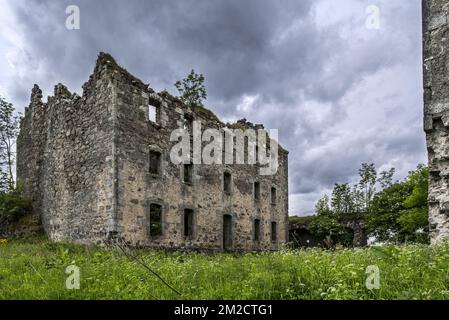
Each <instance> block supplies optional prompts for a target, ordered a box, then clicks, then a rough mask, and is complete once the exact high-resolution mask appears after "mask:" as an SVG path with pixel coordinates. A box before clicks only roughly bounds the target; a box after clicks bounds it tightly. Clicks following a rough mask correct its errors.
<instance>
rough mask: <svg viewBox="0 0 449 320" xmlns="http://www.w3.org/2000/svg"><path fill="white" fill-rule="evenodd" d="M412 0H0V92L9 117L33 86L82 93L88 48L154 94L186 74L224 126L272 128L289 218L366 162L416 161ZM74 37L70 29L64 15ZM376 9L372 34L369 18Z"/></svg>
mask: <svg viewBox="0 0 449 320" xmlns="http://www.w3.org/2000/svg"><path fill="white" fill-rule="evenodd" d="M420 3H421V0H407V1H390V0H378V1H374V0H368V1H364V0H337V1H336V0H283V1H278V0H226V1H225V0H172V1H163V0H145V1H143V0H142V1H138V0H134V1H132V0H129V1H124V0H123V1H110V0H108V1H106V0H103V1H87V0H86V1H77V0H70V1H29V0H27V1H20V0H19V1H18V0H14V1H13V0H0V8H1V11H0V95H2V96H3V97H5V98H6V99H7V100H9V101H10V102H12V103H14V104H15V106H16V107H17V109H18V110H23V108H24V106H26V105H27V104H28V101H29V96H30V90H31V87H32V85H33V84H34V83H38V84H39V85H40V86H41V88H42V89H43V91H44V95H50V94H51V92H52V88H53V86H54V85H55V84H56V83H58V82H62V83H64V84H66V85H67V86H68V87H69V89H70V90H71V91H75V92H77V93H79V94H80V93H81V85H82V84H83V83H84V82H85V81H86V80H87V79H88V76H89V75H90V73H91V72H92V70H93V66H94V63H95V59H96V56H97V54H98V52H100V51H105V52H109V53H111V54H112V55H113V56H114V57H115V59H116V60H117V61H118V62H119V63H120V64H121V65H122V66H124V67H125V68H126V69H128V70H129V71H130V72H131V73H133V74H135V75H136V76H138V77H139V78H141V79H142V80H143V81H144V82H147V83H150V84H151V86H152V87H153V88H155V89H156V90H158V91H160V90H163V89H167V90H169V91H170V92H172V93H176V92H175V90H174V86H173V83H174V82H175V81H176V80H178V79H180V78H182V77H183V76H184V75H186V74H187V73H188V71H189V70H190V69H192V68H194V69H195V70H196V71H197V72H200V73H203V74H204V75H205V76H206V86H207V90H208V96H209V97H208V100H207V103H206V105H207V106H208V108H210V109H211V110H213V111H214V112H215V113H216V114H217V115H218V116H220V117H221V118H222V120H224V121H234V120H237V119H240V118H247V119H248V120H250V121H252V122H257V123H264V124H265V125H266V127H267V128H277V129H279V130H280V132H279V136H280V142H281V144H283V145H284V146H285V147H286V148H287V149H289V150H290V159H289V161H290V214H300V215H304V214H308V213H311V212H313V208H314V205H315V202H316V201H317V200H318V199H319V198H320V197H321V196H322V194H324V193H326V192H329V191H330V189H331V188H332V186H333V184H334V183H336V182H341V183H343V182H353V181H355V180H356V179H357V169H358V168H359V166H360V163H362V162H374V163H375V164H376V166H377V167H378V168H379V169H381V170H382V169H387V168H390V167H395V168H396V169H397V176H396V178H397V179H401V178H403V177H404V176H405V175H406V173H407V172H408V171H409V170H411V169H414V168H415V167H416V165H417V164H418V163H424V162H426V153H425V140H424V134H423V130H422V89H421V87H422V70H421V8H420ZM69 5H77V6H78V7H79V9H80V29H79V30H68V29H67V28H66V24H65V22H66V18H67V17H68V14H66V7H67V6H69ZM373 5H374V6H377V8H378V9H379V20H378V22H379V24H378V27H379V28H375V27H376V22H377V20H373V19H375V17H376V15H375V10H373V7H372V6H373Z"/></svg>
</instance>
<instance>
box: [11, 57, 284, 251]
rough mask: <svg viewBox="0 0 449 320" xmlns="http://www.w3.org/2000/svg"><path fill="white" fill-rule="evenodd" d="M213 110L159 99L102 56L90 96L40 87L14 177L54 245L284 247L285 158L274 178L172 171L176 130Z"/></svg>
mask: <svg viewBox="0 0 449 320" xmlns="http://www.w3.org/2000/svg"><path fill="white" fill-rule="evenodd" d="M194 120H201V122H202V124H203V127H205V128H217V129H223V128H225V127H229V126H231V127H232V126H233V127H239V128H242V129H246V128H260V127H261V126H260V125H253V124H251V123H249V122H247V121H239V122H238V123H235V124H232V125H229V124H227V125H225V124H224V123H222V122H221V121H220V120H219V119H217V118H216V117H215V115H214V114H213V113H212V112H210V111H209V110H207V109H205V108H201V107H187V106H186V105H184V104H183V103H182V102H181V101H180V100H179V99H177V98H175V97H172V96H171V95H169V94H168V93H166V92H161V93H156V92H154V91H153V90H152V89H151V88H150V87H149V86H148V85H146V84H144V83H143V82H142V81H141V80H139V79H137V78H136V77H134V76H132V75H131V74H130V73H129V72H127V71H126V70H125V69H124V68H122V67H120V66H119V65H118V64H117V63H116V62H115V61H114V59H113V58H112V57H111V56H110V55H108V54H103V53H101V54H100V55H99V57H98V60H97V62H96V65H95V70H94V72H93V74H92V75H91V76H90V78H89V80H88V81H87V82H86V83H85V84H84V85H83V93H82V96H78V95H77V94H72V93H70V92H69V91H68V90H67V88H66V87H65V86H63V85H61V84H59V85H57V86H55V90H54V96H50V97H48V100H47V102H43V100H42V92H41V90H40V89H39V87H38V86H37V85H35V86H34V88H33V90H32V93H31V103H30V105H29V107H28V108H26V110H25V114H24V118H23V120H22V122H21V128H20V135H19V138H18V142H17V177H18V180H19V181H21V182H22V183H23V185H24V187H25V191H26V193H27V195H29V196H30V197H31V198H32V200H33V205H34V209H35V210H36V211H37V212H38V213H39V214H40V215H41V220H42V224H43V227H44V230H45V232H46V233H47V234H48V236H49V237H50V238H51V239H53V240H56V241H59V240H68V241H73V242H79V243H101V242H102V241H104V240H105V239H108V237H110V236H111V235H114V236H119V237H120V238H122V239H124V240H125V241H126V242H128V243H129V244H130V245H135V246H144V247H161V248H186V249H204V250H212V251H220V250H223V249H226V250H228V249H229V250H242V251H248V250H276V249H278V248H279V247H280V246H281V245H282V244H285V243H286V242H287V238H288V152H287V151H285V150H284V149H282V147H280V146H279V168H278V170H277V173H276V174H275V175H269V176H265V175H260V174H259V167H260V166H261V165H260V164H256V165H250V164H243V165H238V164H232V165H225V164H213V165H206V164H198V165H197V164H190V163H183V164H174V163H173V162H172V161H170V149H171V148H172V146H173V145H174V144H175V143H176V142H171V141H170V135H171V133H172V132H173V130H175V129H177V128H181V127H185V128H188V129H189V128H190V126H191V123H192V121H194Z"/></svg>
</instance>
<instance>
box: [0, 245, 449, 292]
mask: <svg viewBox="0 0 449 320" xmlns="http://www.w3.org/2000/svg"><path fill="white" fill-rule="evenodd" d="M133 254H135V255H137V256H138V257H139V258H140V259H141V260H143V261H144V262H145V263H146V264H148V265H150V266H151V268H152V269H154V270H155V271H157V272H158V273H159V275H160V276H161V277H163V279H165V280H166V281H167V282H168V283H170V285H172V286H173V287H175V288H176V289H177V290H179V291H180V292H181V295H177V294H176V293H174V292H173V291H172V290H170V289H169V288H168V287H167V286H165V285H164V284H162V283H161V281H160V280H159V279H157V278H156V277H154V276H153V275H151V274H150V273H149V272H148V271H146V270H145V269H144V268H142V266H141V265H139V264H138V263H136V262H133V261H131V260H129V259H128V258H126V257H125V256H124V255H123V254H122V253H121V252H120V251H119V250H115V249H108V248H99V247H91V246H90V247H88V246H86V247H82V246H76V245H73V244H64V243H50V242H48V241H46V240H35V241H34V242H23V241H8V242H7V243H4V244H1V245H0V300H4V299H120V300H122V299H187V300H190V299H200V300H201V299H206V300H207V299H225V300H234V299H236V300H237V299H251V300H270V299H275V300H278V299H285V300H287V299H292V300H321V299H325V300H331V299H342V300H354V299H355V300H358V299H366V300H368V299H374V300H384V299H401V300H402V299H438V300H439V299H449V290H448V286H447V283H448V272H447V266H448V265H449V245H448V244H441V245H438V246H432V247H429V246H426V245H412V246H401V247H395V246H387V247H373V248H367V249H358V250H349V249H338V250H334V251H325V250H318V249H308V250H301V251H281V252H276V253H259V254H253V253H248V254H216V255H205V254H198V253H183V252H163V251H148V250H135V251H133ZM69 265H76V266H78V267H79V268H80V290H67V289H66V286H65V285H66V279H67V277H68V275H67V274H66V273H65V270H66V267H67V266H69ZM370 265H375V266H378V267H379V269H380V289H379V290H368V289H367V288H366V286H365V282H366V280H367V277H368V275H367V274H366V269H367V267H368V266H370Z"/></svg>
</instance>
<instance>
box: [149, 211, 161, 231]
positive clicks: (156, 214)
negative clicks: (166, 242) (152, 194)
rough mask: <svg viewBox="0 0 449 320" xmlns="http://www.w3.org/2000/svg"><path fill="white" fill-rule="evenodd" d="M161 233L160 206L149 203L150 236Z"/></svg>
mask: <svg viewBox="0 0 449 320" xmlns="http://www.w3.org/2000/svg"><path fill="white" fill-rule="evenodd" d="M161 235H162V206H160V205H158V204H155V203H152V204H150V236H152V237H157V236H161Z"/></svg>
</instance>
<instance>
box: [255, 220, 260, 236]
mask: <svg viewBox="0 0 449 320" xmlns="http://www.w3.org/2000/svg"><path fill="white" fill-rule="evenodd" d="M254 241H260V220H259V219H256V220H254Z"/></svg>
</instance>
